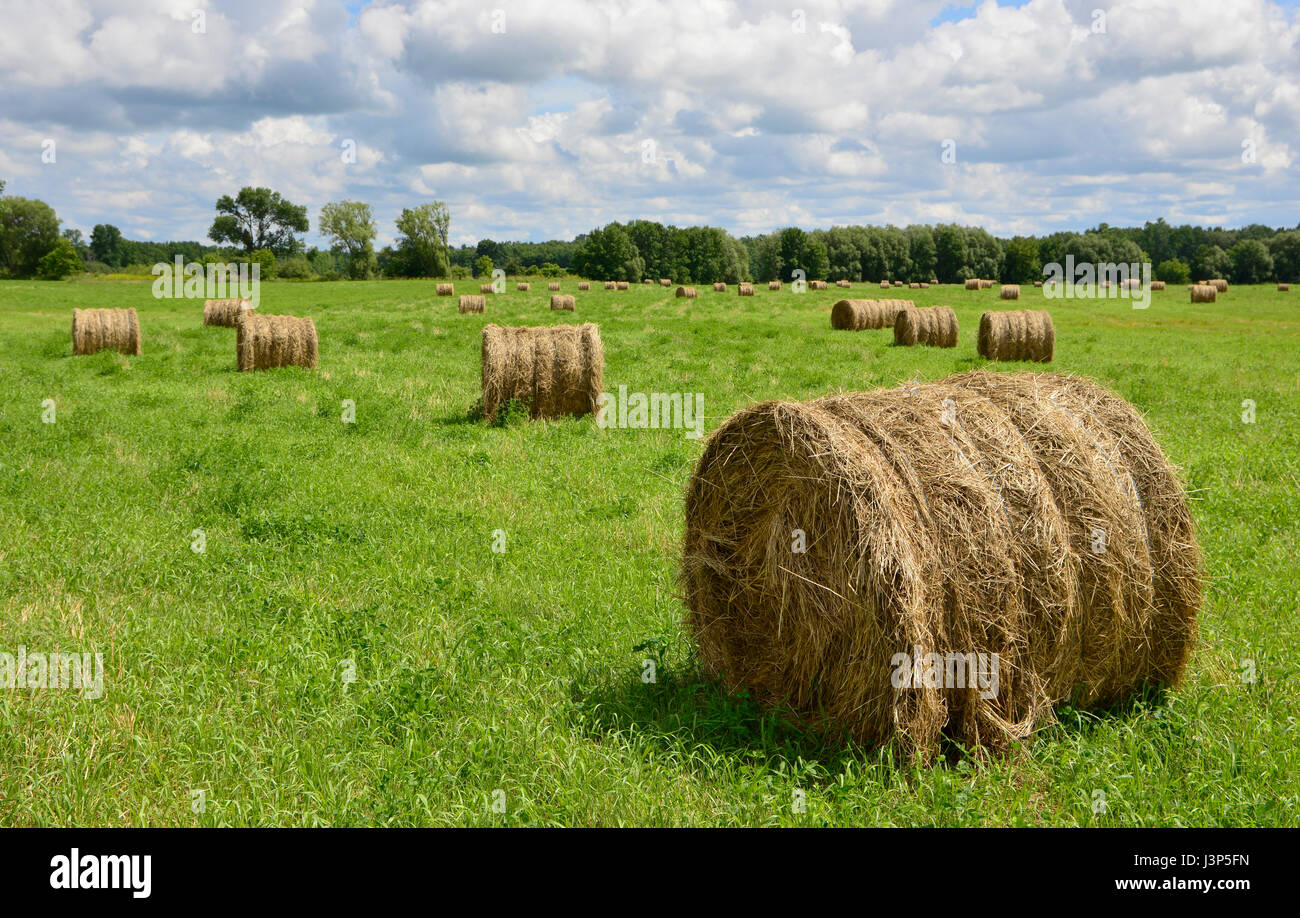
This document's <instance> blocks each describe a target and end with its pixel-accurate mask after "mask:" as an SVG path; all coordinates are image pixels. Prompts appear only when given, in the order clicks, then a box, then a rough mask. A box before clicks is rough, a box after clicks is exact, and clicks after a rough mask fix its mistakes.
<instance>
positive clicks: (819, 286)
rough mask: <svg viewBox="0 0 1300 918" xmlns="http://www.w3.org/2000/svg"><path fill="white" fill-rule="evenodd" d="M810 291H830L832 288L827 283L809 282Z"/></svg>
mask: <svg viewBox="0 0 1300 918" xmlns="http://www.w3.org/2000/svg"><path fill="white" fill-rule="evenodd" d="M808 289H809V290H829V289H830V287H829V286H828V285H827V283H826V281H809V282H808Z"/></svg>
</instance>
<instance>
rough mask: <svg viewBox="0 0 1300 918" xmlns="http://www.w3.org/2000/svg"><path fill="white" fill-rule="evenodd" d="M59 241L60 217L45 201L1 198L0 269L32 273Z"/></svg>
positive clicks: (24, 273)
mask: <svg viewBox="0 0 1300 918" xmlns="http://www.w3.org/2000/svg"><path fill="white" fill-rule="evenodd" d="M58 242H59V218H58V216H57V215H55V213H54V208H53V207H51V206H50V205H48V204H46V203H45V202H44V201H37V200H34V199H28V198H12V197H4V198H0V271H4V272H5V273H7V274H11V275H13V276H14V277H31V276H33V275H35V274H36V273H37V272H38V271H39V270H40V266H41V259H42V258H44V257H45V256H46V255H47V254H49V252H50V251H51V250H52V249H53V248H54V247H55V245H57V244H58Z"/></svg>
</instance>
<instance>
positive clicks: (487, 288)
mask: <svg viewBox="0 0 1300 918" xmlns="http://www.w3.org/2000/svg"><path fill="white" fill-rule="evenodd" d="M478 292H479V293H481V294H483V295H484V296H487V295H488V294H489V293H496V288H495V287H493V286H492V285H491V284H479V285H478Z"/></svg>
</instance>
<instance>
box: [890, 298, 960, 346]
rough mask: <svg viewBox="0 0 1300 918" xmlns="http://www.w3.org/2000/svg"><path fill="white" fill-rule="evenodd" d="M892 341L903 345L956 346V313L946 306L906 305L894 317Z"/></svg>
mask: <svg viewBox="0 0 1300 918" xmlns="http://www.w3.org/2000/svg"><path fill="white" fill-rule="evenodd" d="M894 343H895V344H901V345H903V346H905V347H913V346H915V345H918V344H923V345H926V346H927V347H956V346H957V314H956V313H955V312H953V311H952V309H951V307H948V306H923V307H919V308H918V307H914V306H908V307H905V308H903V309H900V310H899V311H898V315H897V316H896V317H895V319H894Z"/></svg>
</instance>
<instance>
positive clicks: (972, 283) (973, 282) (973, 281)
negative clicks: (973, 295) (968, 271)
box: [966, 277, 980, 290]
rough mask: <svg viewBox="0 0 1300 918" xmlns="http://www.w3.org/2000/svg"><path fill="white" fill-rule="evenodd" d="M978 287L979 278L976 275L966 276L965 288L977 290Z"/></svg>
mask: <svg viewBox="0 0 1300 918" xmlns="http://www.w3.org/2000/svg"><path fill="white" fill-rule="evenodd" d="M979 288H980V281H979V278H978V277H968V278H966V289H967V290H978V289H979Z"/></svg>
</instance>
